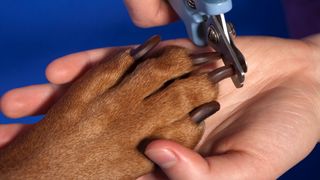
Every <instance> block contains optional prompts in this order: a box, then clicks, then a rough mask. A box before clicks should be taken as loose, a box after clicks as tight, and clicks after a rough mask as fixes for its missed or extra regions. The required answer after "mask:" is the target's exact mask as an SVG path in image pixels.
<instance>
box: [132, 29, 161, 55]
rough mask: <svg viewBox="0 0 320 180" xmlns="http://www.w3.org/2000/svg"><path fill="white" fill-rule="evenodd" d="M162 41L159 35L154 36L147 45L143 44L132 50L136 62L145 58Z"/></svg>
mask: <svg viewBox="0 0 320 180" xmlns="http://www.w3.org/2000/svg"><path fill="white" fill-rule="evenodd" d="M160 41H161V38H160V36H159V35H155V36H152V37H151V38H149V39H148V40H147V41H146V42H145V43H143V44H141V45H140V46H138V47H137V48H135V49H132V50H131V52H130V55H131V56H132V57H133V59H134V60H138V59H141V58H143V57H144V56H145V55H146V54H147V53H148V52H150V51H151V50H152V49H153V48H155V47H156V46H157V45H158V44H159V43H160Z"/></svg>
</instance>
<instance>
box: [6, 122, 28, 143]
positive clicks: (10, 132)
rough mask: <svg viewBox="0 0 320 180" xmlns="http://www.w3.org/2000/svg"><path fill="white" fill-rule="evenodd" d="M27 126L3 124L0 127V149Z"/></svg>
mask: <svg viewBox="0 0 320 180" xmlns="http://www.w3.org/2000/svg"><path fill="white" fill-rule="evenodd" d="M28 127H29V125H22V124H3V125H0V148H1V147H3V146H5V145H6V144H8V143H9V142H10V141H11V140H12V139H13V138H14V137H16V135H17V134H19V133H20V132H21V131H23V130H24V129H26V128H28Z"/></svg>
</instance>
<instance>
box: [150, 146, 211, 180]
mask: <svg viewBox="0 0 320 180" xmlns="http://www.w3.org/2000/svg"><path fill="white" fill-rule="evenodd" d="M145 154H146V156H147V157H148V158H150V159H151V160H152V161H153V162H154V163H156V164H157V165H158V166H159V167H160V168H161V169H162V171H163V172H164V173H165V174H166V175H167V176H168V178H169V179H173V180H180V179H183V180H189V179H190V180H194V179H203V178H204V176H205V175H207V174H208V172H209V166H208V163H207V161H206V160H205V159H204V158H203V157H201V156H200V155H199V154H198V153H196V152H194V151H192V150H190V149H187V148H185V147H183V146H181V145H179V144H176V143H174V142H171V141H167V140H157V141H154V142H152V143H151V144H149V145H148V147H147V148H146V151H145Z"/></svg>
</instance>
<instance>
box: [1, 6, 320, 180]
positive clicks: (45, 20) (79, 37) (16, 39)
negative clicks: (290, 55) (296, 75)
mask: <svg viewBox="0 0 320 180" xmlns="http://www.w3.org/2000/svg"><path fill="white" fill-rule="evenodd" d="M233 3H234V8H233V10H232V11H231V12H230V13H228V14H227V18H228V20H230V21H232V22H233V23H234V24H235V26H236V28H237V33H238V34H239V35H273V36H280V37H287V36H288V35H287V29H286V23H285V18H284V15H283V10H282V4H281V2H280V1H270V0H259V1H256V0H241V1H234V2H233ZM154 34H160V35H161V36H162V37H163V39H172V38H177V37H186V33H185V30H184V26H183V24H182V23H181V22H177V23H173V24H171V25H169V26H165V27H158V28H151V29H140V28H137V27H135V26H134V25H133V24H132V22H131V21H130V18H129V16H128V13H127V12H126V9H125V7H124V5H123V2H122V1H120V0H92V1H86V0H29V1H22V0H20V1H19V0H1V1H0V54H1V56H0V95H2V94H3V93H5V92H6V91H8V90H10V89H12V88H16V87H21V86H25V85H30V84H40V83H45V82H47V81H46V79H45V76H44V71H45V68H46V65H47V64H48V63H50V62H51V61H52V60H53V59H55V58H57V57H60V56H63V55H66V54H70V53H73V52H78V51H82V50H87V49H93V48H98V47H106V46H117V45H127V44H133V43H141V42H142V41H143V40H145V39H147V38H148V37H149V36H151V35H154ZM39 119H41V116H38V117H29V118H22V119H18V120H12V119H7V118H6V117H4V116H3V115H2V114H0V123H14V122H22V123H33V122H36V121H38V120H39ZM288 151H290V149H288ZM317 162H318V163H319V162H320V148H319V147H318V148H316V149H315V150H314V152H313V153H312V154H311V155H310V156H309V157H308V158H306V159H305V160H304V161H303V162H302V163H300V164H299V165H298V166H296V167H295V168H293V169H292V170H290V171H289V172H288V173H286V174H285V175H284V176H283V177H281V179H319V178H320V175H318V174H317V169H318V167H317V164H316V163H317Z"/></svg>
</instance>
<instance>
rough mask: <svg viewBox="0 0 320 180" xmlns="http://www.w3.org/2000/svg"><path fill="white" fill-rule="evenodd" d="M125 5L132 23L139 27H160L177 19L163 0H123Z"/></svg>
mask: <svg viewBox="0 0 320 180" xmlns="http://www.w3.org/2000/svg"><path fill="white" fill-rule="evenodd" d="M125 4H126V6H127V9H128V12H129V14H130V16H131V18H132V21H133V22H134V24H136V25H137V26H140V27H152V26H161V25H165V24H168V23H170V22H172V21H174V20H176V19H177V15H176V14H175V12H174V11H173V9H172V8H171V6H170V4H169V3H168V2H167V1H165V0H125ZM146 7H147V8H146Z"/></svg>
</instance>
